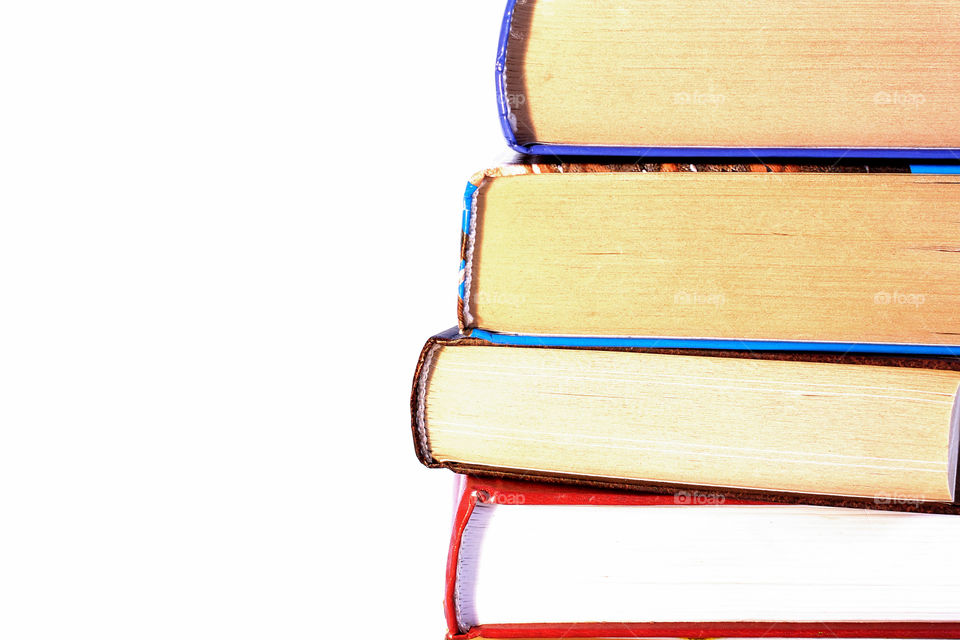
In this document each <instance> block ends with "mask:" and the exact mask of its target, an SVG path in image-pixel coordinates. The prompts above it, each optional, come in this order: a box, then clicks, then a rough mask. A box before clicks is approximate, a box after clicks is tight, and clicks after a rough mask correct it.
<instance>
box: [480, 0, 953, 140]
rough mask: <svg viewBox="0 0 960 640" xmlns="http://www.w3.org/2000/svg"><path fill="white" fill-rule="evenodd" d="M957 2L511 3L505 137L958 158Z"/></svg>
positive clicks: (504, 44)
mask: <svg viewBox="0 0 960 640" xmlns="http://www.w3.org/2000/svg"><path fill="white" fill-rule="evenodd" d="M958 28H960V5H958V4H957V3H955V2H950V1H944V0H909V1H904V0H853V1H848V2H835V1H834V0H784V1H781V2H738V3H718V2H696V1H694V0H650V1H646V2H622V1H620V0H598V1H594V2H580V1H578V0H523V1H517V0H510V1H509V2H508V4H507V9H506V12H505V15H504V20H503V27H502V31H501V34H500V42H499V54H498V58H497V76H496V81H497V85H496V86H497V97H498V102H499V108H500V116H501V123H502V127H503V131H504V134H505V136H506V138H507V141H508V142H509V144H510V145H511V146H512V147H513V148H514V149H517V150H518V151H523V152H528V153H555V154H584V153H586V154H620V155H664V154H666V155H671V156H693V155H699V156H718V155H724V154H734V155H744V153H743V152H744V150H750V151H752V152H753V153H756V154H757V155H763V156H805V157H810V156H831V157H842V156H847V157H887V158H889V157H911V158H920V157H927V158H951V159H952V158H956V157H957V156H956V151H955V150H956V149H957V148H958V147H960V129H958V128H957V126H956V123H957V121H958V120H960V73H958V71H960V64H958V60H960V40H958V38H957V37H956V34H957V30H958Z"/></svg>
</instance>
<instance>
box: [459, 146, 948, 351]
mask: <svg viewBox="0 0 960 640" xmlns="http://www.w3.org/2000/svg"><path fill="white" fill-rule="evenodd" d="M607 172H620V173H634V174H635V173H658V172H661V173H662V172H676V173H687V174H692V173H694V172H699V173H703V174H705V173H716V172H720V173H734V172H751V173H757V172H766V173H778V174H779V173H783V174H784V175H783V176H779V175H778V179H777V180H776V181H771V182H770V184H771V185H775V186H772V187H771V188H775V189H786V190H787V193H788V194H789V195H790V196H791V197H792V195H793V191H791V190H790V189H791V187H790V186H789V185H786V186H784V185H783V184H782V183H781V182H780V179H781V178H782V179H787V180H789V179H791V178H790V177H789V176H790V175H796V174H804V173H805V174H811V173H818V174H821V176H820V177H828V176H823V175H822V174H828V173H829V174H844V175H846V176H847V177H850V174H852V173H860V174H868V173H869V174H871V177H870V178H869V179H870V180H875V181H876V183H875V184H876V185H877V186H878V187H879V186H880V185H882V184H883V183H886V182H891V181H894V180H899V181H900V182H902V183H905V184H910V183H916V182H918V181H916V180H911V179H910V178H909V176H925V178H924V180H923V181H922V182H923V183H924V186H922V187H919V188H933V189H943V190H945V191H944V194H946V195H945V196H944V197H952V196H950V195H949V194H951V193H952V192H953V190H955V189H956V186H955V185H960V178H956V177H953V176H956V175H958V174H960V166H958V165H950V164H925V165H908V164H905V163H895V162H891V163H888V164H885V165H879V164H876V163H874V164H871V165H854V164H846V165H844V164H840V163H836V162H834V163H822V164H811V165H770V164H763V163H760V164H741V165H694V164H676V163H660V164H650V163H647V164H643V163H640V161H635V162H633V163H626V164H612V163H608V164H591V165H585V164H577V163H561V164H557V163H537V162H530V161H524V162H518V163H515V164H506V165H502V166H500V167H497V168H495V169H489V170H487V171H484V172H481V173H478V174H476V175H475V176H474V177H473V178H471V180H470V182H469V183H468V184H467V188H466V191H465V193H464V202H463V213H462V227H461V230H462V242H461V260H460V278H459V280H460V281H459V289H458V315H459V327H460V329H461V330H462V331H463V333H464V334H465V335H467V336H471V337H474V338H478V339H482V340H484V341H486V342H490V343H495V344H505V345H518V346H521V345H522V346H571V347H625V348H631V347H637V348H665V349H685V348H689V349H730V350H750V351H785V350H788V351H808V352H840V353H878V354H913V355H925V356H957V355H960V339H957V338H960V328H957V329H956V330H951V329H950V328H949V327H940V326H938V327H936V329H937V331H936V332H933V333H936V334H937V336H938V339H939V342H910V341H892V340H867V339H861V338H860V337H859V334H858V335H856V336H854V337H853V338H851V339H846V340H836V339H797V340H794V339H789V340H784V339H781V338H779V337H771V338H770V339H758V338H757V337H756V336H752V337H751V338H750V339H746V338H741V337H740V336H738V335H706V336H703V337H697V338H690V337H684V336H683V335H682V333H681V334H680V335H659V334H652V335H647V334H645V333H641V332H636V335H634V334H630V335H619V334H618V335H600V334H598V335H589V334H588V335H584V334H581V333H579V330H577V331H575V332H562V331H561V332H555V333H550V332H540V331H508V330H503V328H502V327H497V326H484V325H483V324H482V323H478V322H477V317H476V305H477V303H478V300H477V295H476V290H475V285H476V274H475V273H474V267H475V262H476V252H477V250H478V244H477V237H478V227H482V226H483V225H482V223H480V222H479V218H481V216H480V215H479V214H478V204H479V202H478V201H479V196H480V195H481V193H482V192H483V190H484V189H486V188H487V187H488V186H489V185H490V184H491V182H493V181H496V180H502V179H510V178H511V177H513V176H529V175H532V174H541V173H557V174H560V173H568V174H570V173H607ZM939 176H943V177H944V179H943V180H941V179H939ZM689 179H691V180H696V179H697V178H696V177H695V176H694V175H690V176H689ZM559 180H562V178H560V177H559V176H557V179H556V180H555V181H554V182H553V184H554V185H557V184H561V183H560V182H559ZM567 196H568V198H570V199H573V198H574V196H572V195H570V194H567ZM798 197H799V196H798ZM708 204H709V203H708ZM944 206H945V207H946V209H945V211H944V212H943V215H946V216H947V217H949V216H950V215H952V214H951V211H953V210H952V209H950V208H949V204H947V205H944ZM640 213H641V211H640V210H638V219H639V215H640ZM516 215H518V216H520V215H522V212H519V211H518V212H517V214H516ZM577 215H589V211H585V212H584V213H582V214H579V213H578V214H577ZM923 215H924V212H918V211H909V210H904V211H903V216H904V217H905V218H907V219H910V220H912V219H915V218H917V217H922V216H923ZM826 217H827V218H831V217H832V216H829V215H828V216H826ZM948 222H949V221H948ZM743 224H746V225H748V226H749V224H750V221H749V220H747V221H745V222H743ZM855 232H856V230H855V229H851V234H853V233H855ZM704 233H710V231H708V230H704ZM841 233H843V230H841ZM904 233H906V234H907V236H906V237H907V238H908V239H912V235H910V228H909V225H908V228H907V230H906V231H905V232H904ZM530 235H531V237H532V239H531V240H530V242H533V243H538V244H536V250H537V251H540V250H541V248H542V252H543V254H544V256H545V257H546V256H547V255H548V254H549V252H550V251H551V243H550V240H549V236H548V235H547V232H545V233H544V235H543V236H542V237H539V235H538V234H537V233H533V232H531V234H530ZM851 237H853V236H851ZM918 240H919V236H918ZM788 246H789V245H788ZM936 249H937V251H936V252H935V257H936V259H937V260H939V261H940V262H941V263H943V264H944V265H946V267H947V268H948V269H950V268H952V269H958V268H960V262H958V261H960V237H956V236H954V237H953V238H952V240H951V239H949V238H947V239H946V240H945V241H944V244H943V245H942V246H938V247H936ZM788 258H789V256H788ZM734 259H737V258H734ZM745 268H748V267H745ZM950 273H951V272H949V271H944V273H918V278H917V281H918V282H921V283H923V282H926V283H927V284H929V285H930V287H931V288H930V291H933V288H932V287H934V286H936V287H938V288H939V289H938V291H939V290H940V289H943V279H944V277H945V276H946V277H949V274H950ZM598 277H603V276H602V274H601V275H600V276H598ZM644 277H645V276H644V273H642V272H637V273H636V278H635V280H636V282H640V281H641V280H642V279H643V278H644ZM937 283H939V284H937ZM621 284H624V285H625V286H629V285H630V284H631V283H621ZM954 285H955V287H954V288H956V289H957V294H956V295H960V280H957V281H954ZM954 285H950V284H949V282H947V289H950V286H954ZM878 291H879V290H878ZM944 291H946V290H944ZM509 293H510V295H519V294H517V292H516V291H514V292H509ZM941 293H942V291H941ZM949 293H950V292H949V291H947V294H949ZM498 295H501V297H502V296H505V295H507V293H502V294H498ZM524 295H526V294H524ZM879 295H881V294H880V293H878V294H877V296H879ZM889 295H890V297H891V299H890V300H886V298H884V299H883V300H879V301H877V300H874V301H873V302H874V305H872V306H870V309H873V310H877V309H879V310H880V311H884V312H888V313H890V314H892V313H893V312H890V311H889V310H890V309H893V303H894V300H893V296H900V293H899V292H893V293H890V294H889ZM930 298H931V300H930V302H931V308H932V306H933V304H934V302H933V300H934V295H930ZM941 298H942V296H940V295H939V294H936V303H935V304H937V305H942V304H943V299H941ZM498 302H499V301H498ZM538 302H539V303H541V304H545V305H550V304H551V301H550V300H546V301H543V300H539V299H538ZM802 302H803V301H802V300H801V303H802ZM807 302H808V303H809V304H810V305H816V304H826V303H824V302H823V300H820V299H817V298H816V297H815V296H814V295H813V294H811V295H810V299H809V300H808V301H807ZM884 302H886V303H887V307H885V308H880V307H879V306H876V305H880V304H881V303H884ZM896 302H899V297H898V298H897V300H896ZM518 304H522V303H520V302H518ZM664 304H666V303H664ZM804 304H806V303H804ZM918 304H920V303H919V302H918ZM630 311H631V308H629V307H628V306H627V305H626V304H625V305H624V313H629V312H630ZM683 311H687V309H683ZM821 311H822V313H823V314H824V317H828V316H829V315H830V313H831V312H832V310H831V309H829V308H823V309H822V310H821ZM894 311H899V309H894ZM948 315H949V314H948ZM938 317H941V318H942V314H940V315H939V316H938ZM956 317H957V318H958V319H960V315H957V316H956ZM671 322H674V323H675V324H677V325H678V330H681V329H683V327H682V326H679V325H682V319H680V318H676V319H671ZM948 322H949V321H948ZM641 324H642V323H641ZM887 324H891V327H887V328H888V329H890V330H892V331H894V332H896V331H898V330H899V328H898V326H897V325H896V323H895V320H889V321H888V322H887ZM574 328H575V329H578V327H574Z"/></svg>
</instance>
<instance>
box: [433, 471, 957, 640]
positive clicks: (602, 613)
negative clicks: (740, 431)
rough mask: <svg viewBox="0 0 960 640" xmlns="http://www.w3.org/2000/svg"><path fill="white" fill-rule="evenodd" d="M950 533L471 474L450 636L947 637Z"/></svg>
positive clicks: (953, 576)
mask: <svg viewBox="0 0 960 640" xmlns="http://www.w3.org/2000/svg"><path fill="white" fill-rule="evenodd" d="M958 535H960V519H958V518H951V517H948V516H938V515H930V514H909V513H890V512H875V511H874V512H870V511H863V510H856V509H843V508H833V507H810V506H787V505H773V504H766V503H762V502H737V501H729V500H728V501H723V500H721V499H719V498H715V497H714V498H711V499H710V500H707V499H704V500H699V501H695V500H692V499H690V500H686V501H677V500H674V499H673V497H668V496H659V495H649V494H629V493H621V492H615V491H598V490H586V489H576V488H569V487H556V486H549V485H539V484H534V483H522V482H508V481H503V480H488V479H478V478H469V479H467V480H466V481H465V482H464V483H463V487H462V491H461V493H460V498H459V500H458V505H457V510H456V516H455V520H454V526H453V533H452V536H451V543H450V550H449V555H448V560H447V579H446V597H445V610H446V617H447V625H448V636H447V637H448V638H451V639H452V640H453V639H459V638H534V637H537V638H548V637H555V638H582V637H594V638H604V637H617V638H622V637H658V638H662V637H684V638H715V637H734V638H752V637H767V638H795V637H838V638H847V637H855V638H862V637H868V638H957V637H960V622H958V621H960V577H958V576H960V560H958V559H957V556H956V553H955V549H954V546H955V545H954V544H953V542H954V541H955V540H956V539H957V536H958ZM720 539H722V540H723V541H724V542H723V544H711V540H720Z"/></svg>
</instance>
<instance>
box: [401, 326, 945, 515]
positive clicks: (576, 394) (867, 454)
mask: <svg viewBox="0 0 960 640" xmlns="http://www.w3.org/2000/svg"><path fill="white" fill-rule="evenodd" d="M958 388H960V360H958V359H955V358H954V359H947V358H940V359H936V358H919V357H899V358H893V357H882V356H868V355H859V356H857V355H853V354H847V355H842V354H813V353H807V354H804V353H779V352H734V351H719V350H715V351H698V350H662V349H661V350H658V349H628V348H621V349H587V348H553V347H514V346H503V345H495V344H490V343H486V342H484V341H481V340H477V339H475V338H469V337H464V336H461V335H457V334H456V333H455V330H451V332H448V333H445V334H440V335H438V336H434V337H433V338H431V339H430V340H428V341H427V344H426V345H425V346H424V349H423V352H422V354H421V357H420V361H419V363H418V365H417V369H416V373H415V376H414V384H413V391H412V394H411V415H412V420H411V426H412V431H413V437H414V445H415V448H416V451H417V455H418V457H419V458H420V460H421V462H423V463H424V464H425V465H427V466H429V467H446V468H449V469H452V470H454V471H457V472H461V473H472V474H476V475H484V474H487V475H495V476H496V475H499V476H504V477H517V478H521V479H530V478H534V479H536V478H548V479H553V480H555V481H566V482H580V483H593V484H597V485H612V486H616V487H620V488H632V489H635V490H642V491H653V492H670V491H676V490H687V489H690V488H696V489H707V490H717V488H722V490H723V491H724V493H725V495H728V496H730V497H731V498H748V499H750V498H752V499H764V500H767V501H783V502H804V503H811V504H827V505H839V506H858V507H866V508H872V509H888V510H913V511H928V512H937V513H958V512H960V509H958V504H957V502H956V499H957V472H956V470H957V457H958V439H960V438H958V431H960V403H958V400H957V396H958Z"/></svg>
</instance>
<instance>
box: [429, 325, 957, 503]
mask: <svg viewBox="0 0 960 640" xmlns="http://www.w3.org/2000/svg"><path fill="white" fill-rule="evenodd" d="M455 345H487V346H496V347H497V348H502V349H518V348H523V349H538V348H543V347H536V346H524V347H515V346H507V345H494V344H492V343H489V342H486V341H484V340H479V339H476V338H471V337H468V336H464V335H462V334H461V333H459V331H458V330H457V329H456V328H453V329H449V330H447V331H444V332H442V333H439V334H437V335H435V336H433V337H431V338H430V339H429V340H427V342H426V344H425V345H424V347H423V350H422V351H421V353H420V358H419V360H418V362H417V366H416V372H415V374H414V378H413V389H412V392H411V395H410V414H411V422H410V425H411V431H412V435H413V444H414V450H415V451H416V455H417V458H418V459H419V460H420V462H421V463H422V464H423V465H425V466H427V467H429V468H441V467H442V468H447V469H450V470H451V471H454V472H456V473H464V474H470V475H474V476H480V477H493V478H505V479H514V480H527V481H535V482H544V483H558V484H570V485H579V486H584V487H593V488H609V489H618V490H627V491H639V492H645V493H657V494H674V495H675V496H677V497H678V499H679V498H680V497H689V496H691V495H692V496H696V495H698V494H704V495H710V496H713V497H718V496H723V498H724V499H729V500H757V501H763V502H774V503H784V504H810V505H820V506H835V507H850V508H861V509H880V510H888V511H910V512H918V513H941V514H960V504H958V503H957V502H952V503H945V502H920V501H914V500H896V499H891V500H882V499H873V498H859V497H856V498H854V497H843V496H831V495H818V494H801V493H791V492H779V491H758V490H748V489H738V488H718V487H714V486H709V487H708V486H699V485H688V484H678V483H665V482H664V483H661V482H649V481H642V480H633V479H611V478H607V477H584V476H577V475H569V474H563V473H546V472H539V471H531V470H527V469H516V468H499V467H498V468H491V467H487V466H479V465H470V464H461V463H456V462H440V461H438V460H436V459H435V458H434V457H433V455H432V454H431V451H430V441H429V437H428V434H427V430H426V425H425V419H424V418H425V416H424V412H425V404H424V401H425V398H426V391H427V385H428V384H429V381H430V372H431V364H432V359H433V356H434V354H435V352H436V350H437V348H438V347H443V346H455ZM551 348H557V347H551ZM561 348H571V349H577V348H579V347H561ZM605 350H611V351H636V352H647V353H661V354H675V355H697V356H706V357H715V358H750V359H763V360H787V361H803V362H823V363H841V364H864V365H875V366H895V367H911V368H922V369H944V370H951V371H960V358H947V357H937V358H931V357H921V356H887V355H871V354H840V353H821V352H779V351H761V352H757V351H727V350H709V349H654V348H620V347H617V348H605ZM957 484H958V485H960V476H958V483H957ZM691 492H692V493H691ZM954 495H960V486H958V487H957V489H956V490H955V492H954Z"/></svg>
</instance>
